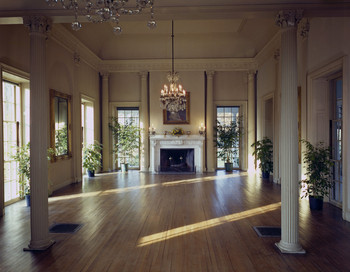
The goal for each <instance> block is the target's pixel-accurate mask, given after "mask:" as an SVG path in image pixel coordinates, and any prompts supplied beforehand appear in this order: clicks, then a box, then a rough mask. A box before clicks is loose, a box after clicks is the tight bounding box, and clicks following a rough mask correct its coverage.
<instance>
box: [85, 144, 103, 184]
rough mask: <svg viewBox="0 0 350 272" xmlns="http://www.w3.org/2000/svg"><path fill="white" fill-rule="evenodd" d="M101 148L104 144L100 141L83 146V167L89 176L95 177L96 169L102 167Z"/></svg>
mask: <svg viewBox="0 0 350 272" xmlns="http://www.w3.org/2000/svg"><path fill="white" fill-rule="evenodd" d="M101 150H102V144H100V143H99V142H98V141H95V142H94V143H93V144H89V145H86V146H85V147H84V148H83V167H84V168H85V169H86V170H87V172H88V175H89V177H94V176H95V170H97V169H98V168H99V167H101V158H102V155H101Z"/></svg>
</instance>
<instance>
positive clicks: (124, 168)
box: [120, 163, 129, 172]
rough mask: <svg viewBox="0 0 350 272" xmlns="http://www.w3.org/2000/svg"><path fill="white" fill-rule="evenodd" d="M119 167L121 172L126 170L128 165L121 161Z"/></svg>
mask: <svg viewBox="0 0 350 272" xmlns="http://www.w3.org/2000/svg"><path fill="white" fill-rule="evenodd" d="M120 169H121V170H122V172H128V169H129V165H128V164H127V163H121V164H120Z"/></svg>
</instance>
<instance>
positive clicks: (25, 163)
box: [12, 143, 30, 198]
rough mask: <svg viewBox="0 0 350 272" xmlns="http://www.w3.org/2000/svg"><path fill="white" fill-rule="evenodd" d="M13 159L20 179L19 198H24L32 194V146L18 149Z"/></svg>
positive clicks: (28, 145)
mask: <svg viewBox="0 0 350 272" xmlns="http://www.w3.org/2000/svg"><path fill="white" fill-rule="evenodd" d="M12 158H13V159H14V160H15V161H16V162H17V173H18V175H19V176H20V179H19V196H20V198H23V197H24V196H25V195H29V194H30V182H29V180H30V144H29V143H27V144H26V145H23V146H20V147H17V150H16V153H15V154H14V155H13V156H12Z"/></svg>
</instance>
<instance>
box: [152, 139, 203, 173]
mask: <svg viewBox="0 0 350 272" xmlns="http://www.w3.org/2000/svg"><path fill="white" fill-rule="evenodd" d="M203 143H204V136H202V135H182V136H173V135H151V136H150V151H151V154H150V155H151V156H150V169H149V170H150V172H152V173H159V172H170V171H171V172H192V173H203V168H204V158H203V154H204V153H203ZM170 150H171V151H170ZM185 150H186V154H185V153H184V152H185ZM164 152H165V153H164ZM167 152H168V153H167ZM169 152H172V153H169ZM170 157H172V159H171V160H169V158H170ZM180 157H182V160H181V159H180ZM162 161H163V162H162ZM170 161H171V163H170ZM185 163H186V164H185ZM185 170H186V171H185Z"/></svg>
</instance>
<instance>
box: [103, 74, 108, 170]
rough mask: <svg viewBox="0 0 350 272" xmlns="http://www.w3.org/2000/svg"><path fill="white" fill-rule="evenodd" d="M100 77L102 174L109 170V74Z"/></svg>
mask: <svg viewBox="0 0 350 272" xmlns="http://www.w3.org/2000/svg"><path fill="white" fill-rule="evenodd" d="M101 75H102V120H101V123H102V144H103V147H102V168H103V171H104V172H107V171H109V170H110V163H109V161H110V160H109V159H110V146H109V127H108V123H109V116H108V113H109V84H108V83H109V82H108V79H109V74H108V73H101Z"/></svg>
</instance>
